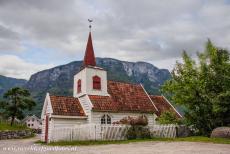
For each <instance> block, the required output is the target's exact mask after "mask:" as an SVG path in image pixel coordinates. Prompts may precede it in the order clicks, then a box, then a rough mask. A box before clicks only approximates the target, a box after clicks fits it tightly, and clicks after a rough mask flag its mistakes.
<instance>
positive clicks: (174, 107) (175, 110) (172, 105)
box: [162, 95, 182, 118]
mask: <svg viewBox="0 0 230 154" xmlns="http://www.w3.org/2000/svg"><path fill="white" fill-rule="evenodd" d="M162 96H163V97H164V99H165V100H166V102H167V103H168V104H169V105H170V106H171V107H172V108H173V109H174V110H175V111H176V113H177V114H178V115H179V116H180V117H181V118H182V115H181V114H180V113H179V112H178V111H177V110H176V108H175V107H174V106H173V105H172V104H171V103H170V102H169V101H168V100H167V99H166V98H165V96H164V95H162Z"/></svg>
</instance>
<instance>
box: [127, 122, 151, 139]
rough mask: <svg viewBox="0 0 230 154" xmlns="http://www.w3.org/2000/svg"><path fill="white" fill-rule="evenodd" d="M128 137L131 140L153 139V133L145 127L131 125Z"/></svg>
mask: <svg viewBox="0 0 230 154" xmlns="http://www.w3.org/2000/svg"><path fill="white" fill-rule="evenodd" d="M126 137H127V138H128V139H129V140H130V139H131V140H132V139H144V138H151V133H150V130H149V128H148V127H144V126H141V125H131V127H130V128H129V130H128V132H127V134H126Z"/></svg>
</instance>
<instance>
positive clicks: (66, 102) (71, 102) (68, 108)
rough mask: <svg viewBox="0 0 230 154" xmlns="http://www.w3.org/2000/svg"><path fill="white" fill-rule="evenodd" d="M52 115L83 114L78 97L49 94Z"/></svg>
mask: <svg viewBox="0 0 230 154" xmlns="http://www.w3.org/2000/svg"><path fill="white" fill-rule="evenodd" d="M50 101H51V105H52V108H53V114H54V115H64V116H85V112H84V110H83V108H82V106H81V104H80V102H79V100H78V98H74V97H67V96H50Z"/></svg>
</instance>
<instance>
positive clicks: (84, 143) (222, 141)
mask: <svg viewBox="0 0 230 154" xmlns="http://www.w3.org/2000/svg"><path fill="white" fill-rule="evenodd" d="M149 141H155V142H157V141H164V142H181V141H186V142H205V143H218V144H230V139H223V138H208V137H203V136H193V137H185V138H174V139H173V138H152V139H135V140H123V141H68V142H67V141H59V142H51V143H49V144H48V145H51V146H73V145H78V146H87V145H104V144H128V143H134V142H149ZM37 143H42V142H37Z"/></svg>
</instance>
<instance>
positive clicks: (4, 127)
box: [0, 122, 29, 131]
mask: <svg viewBox="0 0 230 154" xmlns="http://www.w3.org/2000/svg"><path fill="white" fill-rule="evenodd" d="M24 129H29V128H28V127H26V126H25V125H21V124H14V125H13V126H10V124H9V123H5V122H1V123H0V131H6V130H24Z"/></svg>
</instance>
